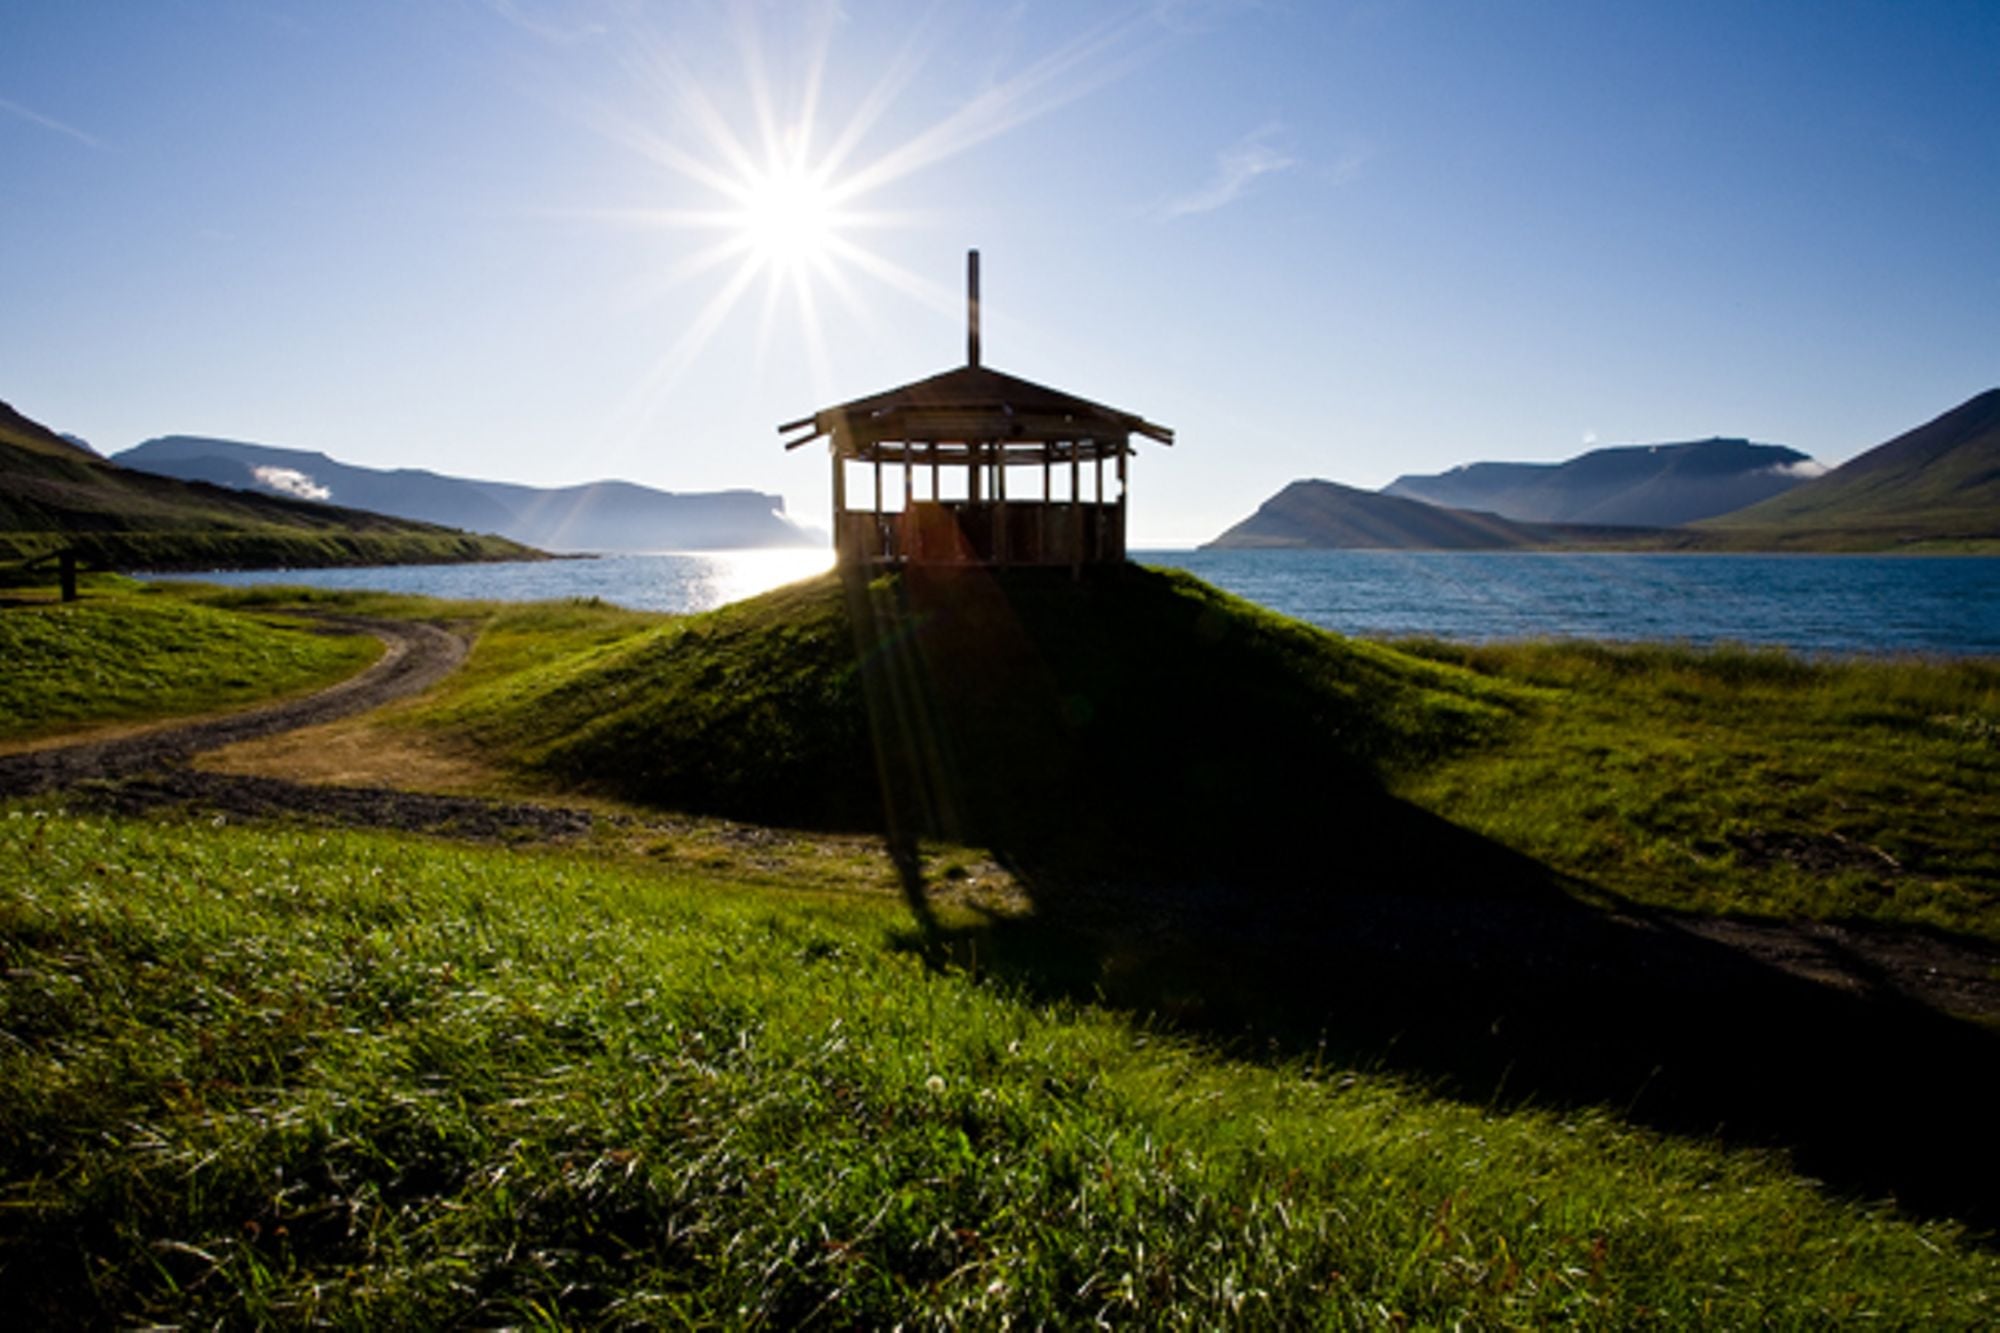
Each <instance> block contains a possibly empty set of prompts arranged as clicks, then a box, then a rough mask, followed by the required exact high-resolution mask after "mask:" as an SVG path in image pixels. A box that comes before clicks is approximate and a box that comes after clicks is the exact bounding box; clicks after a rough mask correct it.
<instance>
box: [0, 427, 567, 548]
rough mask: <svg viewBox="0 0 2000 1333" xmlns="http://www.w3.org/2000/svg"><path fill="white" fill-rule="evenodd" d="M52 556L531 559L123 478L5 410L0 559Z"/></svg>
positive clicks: (259, 498) (353, 513)
mask: <svg viewBox="0 0 2000 1333" xmlns="http://www.w3.org/2000/svg"><path fill="white" fill-rule="evenodd" d="M20 423H25V424H20ZM51 441H53V443H51ZM63 547H71V548H74V549H76V550H78V551H79V552H81V553H82V555H83V556H84V558H85V560H86V561H87V562H88V563H91V564H98V565H105V566H111V567H118V568H143V569H215V568H222V567H226V566H254V565H296V566H318V565H356V564H414V563H440V562H451V561H464V560H520V559H534V558H537V557H538V556H539V555H540V552H538V551H534V550H531V549H530V548H528V547H525V546H521V545H518V544H516V543H514V542H511V541H507V540H505V539H504V538H499V537H490V536H480V535H476V534H473V533H468V532H460V531H456V530H454V529H451V528H445V527H440V526H437V525H435V524H429V523H412V522H409V521H407V520H404V519H396V518H385V517H383V516H382V515H380V514H370V513H365V512H363V511H360V510H354V509H340V508H336V507H334V506H331V505H323V504H313V503H310V502H308V501H305V500H294V499H286V498H283V497H279V496H266V495H254V494H250V493H247V492H242V491H233V490H227V489H224V488H222V487H219V486H210V485H206V484H202V483H191V482H185V481H177V480H174V479H173V478H169V477H160V476H155V475H153V474H151V473H146V472H137V471H133V470H131V469H128V468H122V467H119V466H117V465H115V464H113V463H110V462H107V461H105V460H103V459H99V458H96V457H94V456H92V455H90V454H89V453H88V452H87V451H85V450H83V449H79V448H78V447H76V446H75V445H73V444H71V443H70V442H69V441H67V440H63V439H62V438H61V437H59V436H56V435H55V434H54V432H52V431H49V430H47V428H46V427H42V426H39V425H38V424H37V423H35V422H33V421H30V420H28V419H27V418H25V417H21V416H20V415H19V414H18V413H15V412H13V411H12V409H9V410H8V415H7V417H6V418H5V419H0V558H14V559H19V558H31V557H34V556H38V555H42V554H44V553H47V552H50V551H55V550H58V549H60V548H63Z"/></svg>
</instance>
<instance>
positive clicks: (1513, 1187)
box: [0, 805, 2000, 1328]
mask: <svg viewBox="0 0 2000 1333" xmlns="http://www.w3.org/2000/svg"><path fill="white" fill-rule="evenodd" d="M896 920H897V918H896V916H895V915H894V914H893V913H892V912H891V911H890V909H889V907H888V905H887V904H886V903H882V902H876V901H870V900H866V899H855V898H847V899H832V898H827V899H821V898H816V897H815V896H813V895H812V894H811V893H809V892H792V893H776V892H770V891H758V890H755V889H753V888H751V887H749V886H745V885H740V884H729V883H718V882H714V881H705V880H702V879H699V878H690V877H684V876H677V875H661V874H649V873H644V872H642V871H639V870H636V869H631V868H618V867H614V866H610V865H606V864H602V863H597V862H593V861H591V860H589V859H586V858H582V857H574V856H555V855H548V856H523V855H521V854H518V853H505V852H500V851H492V850H477V849H467V848H462V847H452V846H446V845H441V844H433V843H426V842H421V841H416V840H397V839H390V838H382V837H369V836H360V835H345V834H327V833H319V832H312V833H301V832H287V831H282V830H266V831H257V830H246V829H237V828H220V829H218V828H214V827H211V826H210V825H209V824H208V823H207V822H202V823H197V824H191V825H185V826H180V825H171V824H168V825H160V824H137V823H126V822H118V821H105V820H99V819H93V818H84V817H77V816H72V815H67V814H63V813H61V812H59V811H47V810H37V809H31V808H29V807H25V806H21V805H16V806H13V807H11V808H9V809H8V810H7V811H6V813H5V815H4V816H0V1032H3V1033H4V1038H0V1286H4V1287H5V1288H6V1290H7V1291H8V1293H9V1304H10V1310H11V1311H12V1313H13V1314H14V1317H16V1318H25V1319H27V1320H28V1321H29V1322H30V1323H44V1322H55V1323H66V1324H78V1325H85V1324H87V1325H95V1326H106V1325H113V1324H140V1323H152V1322H172V1323H176V1324H189V1325H195V1324H212V1323H217V1322H221V1323H226V1324H232V1325H238V1326H249V1325H260V1324H266V1323H277V1324H288V1325H291V1324H305V1323H313V1322H324V1323H330V1324H335V1325H341V1326H347V1327H370V1328H372V1327H385V1326H399V1327H419V1326H434V1325H439V1324H446V1323H451V1324H471V1325H480V1326H484V1325H495V1324H509V1325H516V1324H532V1325H539V1326H549V1325H555V1324H569V1323H581V1324H598V1323H617V1324H630V1323H657V1324H700V1325H720V1326H731V1327H736V1326H748V1325H765V1326H792V1325H796V1324H799V1323H803V1322H807V1321H809V1320H817V1321H818V1322H821V1323H827V1324H838V1325H847V1326H887V1325H888V1324H890V1323H902V1324H904V1325H905V1326H946V1325H962V1324H971V1325H977V1326H999V1325H1002V1324H1003V1323H1006V1322H1010V1321H1011V1322H1012V1323H1016V1324H1023V1325H1027V1324H1041V1323H1046V1324H1050V1325H1058V1326H1075V1325H1080V1324H1085V1323H1088V1322H1091V1321H1094V1320H1109V1321H1116V1322H1120V1323H1125V1324H1131V1325H1137V1326H1146V1327H1189V1326H1199V1327H1215V1326H1227V1325H1239V1326H1240V1325H1250V1326H1278V1325H1283V1326H1335V1327H1340V1326H1353V1325H1363V1324H1365V1325H1383V1324H1391V1325H1398V1326H1401V1325H1403V1324H1405V1323H1408V1324H1414V1325H1417V1326H1424V1327H1445V1326H1451V1325H1456V1324H1470V1325H1477V1326H1504V1325H1518V1326H1532V1325H1545V1324H1550V1323H1556V1322H1565V1323H1569V1322H1574V1323H1581V1324H1585V1325H1590V1326H1618V1325H1626V1324H1637V1323H1645V1322H1655V1323H1661V1324H1665V1325H1669V1326H1692V1325H1696V1324H1701V1325H1705V1326H1723V1327H1747V1326H1760V1325H1776V1326H1806V1325H1812V1326H1817V1325H1821V1324H1826V1323H1831V1322H1836V1321H1844V1320H1857V1321H1858V1320H1868V1321H1870V1322H1877V1323H1882V1324H1884V1325H1887V1326H1892V1327H1911V1326H1960V1327H1970V1326H1977V1325H1982V1324H1990V1323H1991V1322H1992V1320H1993V1319H1994V1317H1995V1313H1996V1311H1995V1308H1994V1306H1995V1300H1996V1294H2000V1260H1996V1259H1995V1257H1994V1256H1993V1255H1992V1254H1990V1253H1986V1252H1982V1251H1980V1250H1977V1249H1975V1248H1972V1247H1970V1246H1969V1245H1968V1244H1967V1242H1966V1240H1965V1238H1964V1237H1963V1236H1962V1234H1961V1233H1959V1232H1957V1231H1956V1230H1955V1229H1954V1228H1952V1227H1950V1226H1948V1225H1939V1224H1924V1225H1918V1224H1912V1223H1909V1222H1905V1221H1900V1220H1896V1219H1894V1218H1892V1217H1889V1216H1886V1215H1882V1214H1878V1213H1873V1212H1870V1211H1868V1210H1865V1209H1861V1208H1857V1207H1854V1206H1852V1205H1848V1204H1842V1203H1837V1202H1833V1201H1830V1200H1828V1199H1827V1198H1825V1197H1823V1196H1822V1195H1820V1194H1819V1193H1818V1192H1816V1191H1815V1190H1814V1189H1813V1188H1812V1187H1811V1186H1810V1185H1809V1184H1807V1183H1805V1182H1803V1181H1801V1180H1799V1179H1797V1178H1796V1177H1793V1176H1791V1175H1790V1174H1788V1172H1787V1171H1786V1170H1785V1168H1784V1164H1783V1162H1782V1161H1780V1160H1778V1159H1775V1158H1771V1157H1767V1156H1762V1155H1756V1154H1741V1153H1728V1152H1724V1151H1722V1150H1720V1149H1717V1148H1714V1147H1710V1146H1705V1145H1702V1144H1699V1143H1689V1142H1685V1141H1678V1140H1672V1139H1665V1138H1661V1137H1658V1136H1655V1135H1651V1134H1647V1133H1643V1132H1638V1131H1634V1130H1630V1129H1627V1128H1623V1127H1621V1126H1619V1125H1618V1124H1617V1123H1615V1122H1614V1121H1613V1120H1611V1119H1610V1118H1608V1117H1606V1116H1604V1115H1601V1114H1597V1113H1577V1114H1572V1115H1561V1114H1558V1113H1555V1112H1552V1111H1533V1110H1530V1111H1517V1112H1511V1113H1498V1112H1494V1111H1489V1110H1482V1109H1479V1108H1477V1107H1468V1106H1463V1105H1457V1104H1454V1103H1451V1102H1447V1101H1443V1100H1439V1099H1437V1098H1435V1097H1432V1096H1429V1095H1426V1094H1425V1093H1423V1092H1422V1091H1421V1090H1418V1089H1416V1088H1413V1087H1411V1086H1408V1085H1406V1084H1403V1083H1400V1082H1398V1081H1396V1080H1394V1079H1391V1078H1387V1077H1384V1076H1381V1075H1379V1074H1373V1073H1369V1072H1367V1071H1362V1070H1353V1069H1341V1068H1335V1067H1332V1066H1329V1065H1322V1064H1318V1063H1317V1062H1314V1061H1311V1060H1306V1061H1300V1062H1292V1063H1279V1064H1276V1065H1267V1064H1251V1063H1243V1062H1240V1061H1232V1060H1228V1059H1223V1058H1220V1057H1218V1056H1216V1055H1215V1054H1213V1053H1211V1052H1209V1051H1207V1050H1205V1049H1203V1048H1202V1047H1200V1046H1197V1045H1193V1044H1189V1043H1187V1042H1185V1041H1182V1040H1179V1039H1176V1038H1173V1037H1171V1036H1169V1035H1166V1034H1164V1033H1161V1032H1158V1031H1152V1030H1148V1029H1147V1028H1146V1027H1145V1026H1143V1025H1137V1024H1134V1023H1132V1022H1129V1021H1126V1020H1123V1019H1120V1018H1118V1017H1117V1016H1114V1015H1111V1014H1107V1013H1105V1012H1101V1011H1099V1010H1097V1009H1095V1008H1093V1007H1090V1006H1087V1005H1077V1004H1036V1003H1030V1002H1028V1001H1026V1000H1025V999H1024V998H1023V997H1022V996H1021V995H1020V994H1017V993H1013V992H1011V991H1010V990H1008V989H1007V988H1006V987H1005V986H999V985H995V984H994V983H992V982H991V981H988V980H983V979H981V978H980V977H978V976H975V975H972V974H970V973H969V972H965V971H944V972H938V971H933V970H929V969H927V968H926V967H925V966H923V965H922V963H921V962H920V961H919V960H918V958H917V957H916V956H914V955H912V954H910V953H907V952H904V951H902V950H899V949H897V948H895V947H892V946H891V944H890V943H889V941H890V940H891V938H892V937H893V935H894V934H895V929H894V927H895V922H896Z"/></svg>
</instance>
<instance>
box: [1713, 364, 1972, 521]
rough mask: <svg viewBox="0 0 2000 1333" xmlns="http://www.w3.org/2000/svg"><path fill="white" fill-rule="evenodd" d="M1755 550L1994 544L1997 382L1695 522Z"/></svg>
mask: <svg viewBox="0 0 2000 1333" xmlns="http://www.w3.org/2000/svg"><path fill="white" fill-rule="evenodd" d="M1697 526H1698V527H1699V528H1700V529H1701V530H1702V532H1703V533H1704V534H1706V535H1709V536H1712V537H1714V538H1716V539H1719V541H1720V542H1721V543H1722V544H1725V545H1731V546H1742V547H1745V548H1754V549H1758V550H1787V549H1799V550H1857V551H1860V550H1895V549H1908V548H1916V549H1922V548H1924V547H1935V548H1949V547H1952V546H1964V545H1974V546H1991V545H1993V544H1996V543H2000V389H1989V390H1987V391H1986V392H1985V393H1982V394H1980V395H1978V396H1977V397H1975V398H1972V399H1970V400H1968V401H1967V402H1964V403H1961V404H1960V405H1959V406H1957V407H1955V408H1953V409H1952V410H1951V411H1949V412H1946V413H1945V414H1944V415H1943V416H1940V417H1938V418H1937V419H1936V420H1935V421H1931V422H1927V423H1926V424H1924V425H1922V426H1919V427H1917V428H1916V429H1915V430H1912V431H1907V432H1905V433H1904V434H1902V435H1898V436H1897V437H1896V438H1895V439H1893V440H1890V441H1889V442H1888V443H1886V444H1882V445H1878V446H1876V447H1875V448H1873V449H1870V450H1869V451H1868V452H1867V453H1865V454H1862V455H1861V456H1860V457H1858V458H1854V459H1850V460H1849V461H1848V462H1846V463H1843V464H1842V465H1841V466H1839V467H1837V468H1835V469H1834V470H1833V471H1831V472H1829V473H1827V474H1826V475H1825V476H1823V477H1817V478H1815V479H1813V480H1812V481H1809V482H1806V483H1804V484H1803V485H1801V486H1798V487H1796V488H1794V489H1792V490H1790V491H1787V492H1786V493H1785V494H1783V495H1779V496H1776V497H1774V498H1772V499H1769V500H1766V501H1764V502H1763V503H1762V504H1756V505H1752V506H1750V507H1749V508H1747V509H1741V510H1738V511H1737V512H1735V513H1733V514H1725V515H1723V516H1722V517H1720V518H1714V519H1710V520H1708V521H1707V522H1705V523H1702V524H1699V525H1697Z"/></svg>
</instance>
